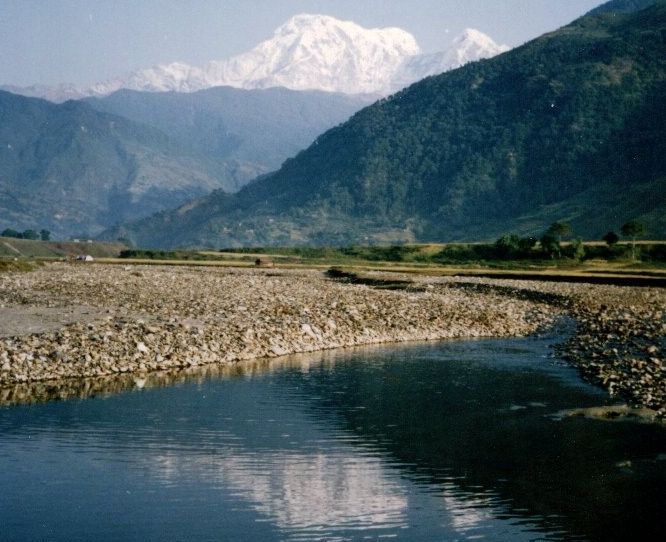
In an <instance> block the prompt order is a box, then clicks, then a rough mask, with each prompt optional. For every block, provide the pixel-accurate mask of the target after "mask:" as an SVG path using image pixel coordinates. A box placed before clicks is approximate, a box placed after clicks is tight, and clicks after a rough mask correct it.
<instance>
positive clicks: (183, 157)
mask: <svg viewBox="0 0 666 542" xmlns="http://www.w3.org/2000/svg"><path fill="white" fill-rule="evenodd" d="M368 100H369V98H368V97H363V96H359V97H355V96H347V95H343V94H332V93H325V92H296V91H291V90H287V89H267V90H239V89H232V88H213V89H209V90H204V91H200V92H196V93H191V94H178V93H147V92H134V91H120V92H117V93H115V94H113V95H111V96H107V97H105V98H98V99H90V101H89V102H87V103H84V102H80V101H69V102H67V103H64V104H59V105H56V104H53V103H51V102H47V101H44V100H39V99H34V98H27V97H23V96H17V95H14V94H10V93H7V92H1V91H0V118H1V119H2V122H0V231H1V230H2V229H4V228H18V229H20V230H23V229H28V228H37V229H41V228H46V229H49V230H50V231H52V232H53V234H54V236H55V237H61V238H62V237H65V238H66V237H71V236H75V237H88V236H94V235H96V234H98V233H99V232H101V231H102V230H103V229H105V228H108V227H110V226H112V225H114V224H116V223H118V222H122V221H127V220H131V219H135V218H140V217H143V216H147V215H149V214H151V213H154V212H157V211H160V210H164V209H167V208H173V207H176V206H178V205H180V204H182V203H184V202H186V201H189V200H191V199H192V198H196V197H200V196H203V195H206V194H208V193H210V192H211V191H212V190H214V189H218V188H223V189H225V190H227V191H235V190H238V189H239V188H240V187H241V186H242V185H244V184H245V183H247V182H248V181H249V180H250V179H253V178H255V177H257V176H258V175H261V174H264V173H266V172H268V171H271V170H274V169H276V168H278V167H279V166H280V164H281V163H282V162H283V161H284V160H285V159H286V158H288V157H289V156H292V155H293V154H295V153H296V152H298V151H299V150H300V149H302V148H303V147H306V146H307V145H308V144H310V143H311V142H312V141H313V140H314V139H315V137H316V136H317V135H318V134H320V133H321V132H323V131H324V130H326V129H328V128H330V127H331V126H335V125H336V124H339V123H340V122H343V121H344V120H346V119H348V118H349V116H350V115H352V113H354V112H355V111H357V110H358V109H360V108H361V107H363V106H364V105H366V104H367V103H368ZM130 119H132V120H130Z"/></svg>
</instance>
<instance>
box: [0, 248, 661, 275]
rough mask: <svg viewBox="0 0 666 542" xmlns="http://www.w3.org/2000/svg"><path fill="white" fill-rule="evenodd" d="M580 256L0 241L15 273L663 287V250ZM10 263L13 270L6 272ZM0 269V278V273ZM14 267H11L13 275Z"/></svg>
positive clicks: (568, 251)
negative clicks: (171, 269) (26, 269)
mask: <svg viewBox="0 0 666 542" xmlns="http://www.w3.org/2000/svg"><path fill="white" fill-rule="evenodd" d="M583 246H584V252H585V254H584V256H583V257H582V258H581V257H579V258H574V257H573V254H572V251H573V246H572V245H571V244H570V243H562V250H561V255H560V256H559V257H557V258H550V257H547V256H546V255H545V254H544V253H543V252H542V251H541V250H540V249H539V247H538V245H537V246H536V247H533V248H530V249H529V250H527V251H524V252H520V253H513V254H510V253H509V254H507V253H505V252H503V251H502V250H500V249H498V245H497V244H496V243H451V244H414V245H397V246H351V247H338V248H334V247H329V248H307V247H292V248H289V247H275V248H262V247H254V248H243V249H223V250H220V251H210V250H209V251H196V250H174V251H162V250H149V249H129V248H127V247H126V246H125V245H123V244H121V243H97V242H82V243H81V242H76V243H75V242H46V241H29V240H25V239H10V238H3V237H0V262H4V264H3V265H4V269H18V268H19V267H20V265H18V264H17V262H23V261H31V260H32V261H49V260H63V259H74V258H75V257H76V256H77V255H80V254H90V255H92V256H93V257H94V258H95V261H96V262H101V263H115V264H125V265H127V264H144V265H145V264H152V265H199V266H228V267H254V266H256V265H257V260H260V261H261V265H262V266H268V267H276V268H313V269H317V268H319V269H329V268H331V267H336V268H340V269H344V270H346V271H350V272H355V273H359V272H364V271H372V270H383V271H395V272H401V273H422V274H429V275H468V276H486V277H500V278H501V277H506V278H514V277H516V278H531V279H540V280H577V281H585V282H604V281H606V282H613V283H627V284H630V283H635V282H637V281H638V282H639V283H644V284H646V285H658V286H666V242H664V241H649V242H648V241H646V242H638V243H637V253H638V255H639V257H640V259H639V260H632V258H631V246H630V243H618V244H617V245H615V246H613V247H608V246H607V245H606V244H604V243H599V242H594V241H593V242H587V243H584V245H583ZM10 262H14V265H13V266H10V265H9V264H10ZM3 265H0V270H2V269H3ZM17 266H18V267H17Z"/></svg>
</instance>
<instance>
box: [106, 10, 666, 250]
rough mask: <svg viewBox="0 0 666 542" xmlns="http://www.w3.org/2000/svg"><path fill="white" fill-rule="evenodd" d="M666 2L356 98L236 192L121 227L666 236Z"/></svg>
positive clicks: (370, 235)
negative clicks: (329, 124) (369, 98)
mask: <svg viewBox="0 0 666 542" xmlns="http://www.w3.org/2000/svg"><path fill="white" fill-rule="evenodd" d="M665 53H666V2H664V1H663V0H662V1H659V2H656V3H655V4H654V5H653V6H652V7H650V8H647V9H646V10H643V11H638V12H632V13H630V14H616V15H615V16H614V17H607V16H605V15H602V14H599V15H598V16H597V15H594V14H593V15H591V16H586V17H582V18H580V19H578V20H576V21H574V22H573V23H571V24H570V25H567V26H565V27H563V28H562V29H560V30H558V31H555V32H551V33H548V34H546V35H544V36H542V37H541V38H537V39H536V40H533V41H531V42H529V43H527V44H525V45H524V46H521V47H519V48H516V49H514V50H513V51H511V52H509V53H506V54H504V55H501V56H500V57H496V58H493V59H491V60H482V61H480V62H476V63H473V64H469V65H467V66H465V67H462V68H460V69H457V70H454V71H451V72H448V73H446V74H443V75H439V76H434V77H429V78H427V79H425V80H424V81H421V82H419V83H416V84H414V85H412V86H411V87H409V88H408V89H406V90H404V91H402V92H399V93H397V94H396V95H393V96H391V97H390V98H388V99H384V100H381V101H380V102H378V103H376V104H374V105H372V106H370V107H368V108H365V109H363V110H361V111H360V112H358V113H356V114H355V115H354V116H353V117H352V118H351V119H350V120H349V121H348V122H347V123H345V124H343V125H340V126H338V127H336V128H333V129H331V130H329V131H328V132H326V133H325V134H323V135H322V136H320V137H319V138H318V139H317V140H316V141H315V143H314V144H313V145H312V146H311V147H309V148H308V149H307V150H305V151H302V152H301V153H299V154H298V155H297V156H295V157H294V158H292V159H290V160H287V161H286V162H285V163H284V165H283V167H282V168H281V169H280V170H279V171H277V172H275V173H274V174H271V175H269V176H268V177H265V178H262V179H260V180H257V181H255V182H253V183H250V184H249V185H248V186H247V187H246V188H244V189H243V190H241V191H240V192H239V193H238V194H235V195H229V194H226V193H223V192H219V191H218V192H215V193H213V195H211V196H209V197H206V198H203V199H200V200H197V201H195V202H192V203H191V204H189V205H188V206H186V207H183V208H180V209H178V210H176V211H173V212H164V213H161V214H160V215H157V216H154V217H151V218H150V219H146V220H144V221H141V222H139V223H134V224H131V225H128V226H126V227H124V228H123V229H121V230H118V231H115V232H108V233H109V235H111V236H113V235H115V234H117V233H122V234H123V235H124V236H129V237H131V238H133V239H134V240H135V241H136V242H137V243H138V244H140V245H143V246H178V245H181V246H184V245H190V246H213V247H221V246H239V245H255V246H267V245H275V244H282V245H295V244H319V245H321V244H349V243H359V242H361V243H363V242H365V243H368V242H401V241H430V240H433V241H452V240H476V239H478V240H488V239H489V238H490V239H492V238H493V237H494V236H499V235H501V234H502V233H507V232H509V231H513V232H515V233H519V234H525V235H537V234H539V233H540V232H541V231H543V230H544V229H545V228H546V227H547V226H548V224H549V223H551V222H554V221H556V220H566V221H569V222H571V223H572V224H573V225H574V227H575V228H577V230H578V232H579V234H580V235H583V236H586V237H590V238H595V237H600V236H601V235H603V233H605V232H606V231H608V230H609V229H614V228H615V229H616V228H618V227H619V226H620V225H621V224H622V223H623V222H625V221H627V220H630V219H636V218H637V219H641V220H644V221H645V222H647V223H648V226H649V228H650V230H651V234H652V235H653V236H655V237H659V236H662V237H663V236H664V235H666V219H665V218H664V217H666V141H665V140H666V136H665V135H664V134H666V113H665V111H666V107H664V101H665V96H666V83H665V81H666V65H665V64H666V62H665V60H664V59H665V58H666V54H665Z"/></svg>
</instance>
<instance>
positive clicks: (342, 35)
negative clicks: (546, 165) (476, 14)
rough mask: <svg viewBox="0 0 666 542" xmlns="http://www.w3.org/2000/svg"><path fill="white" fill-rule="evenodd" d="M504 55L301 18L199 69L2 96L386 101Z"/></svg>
mask: <svg viewBox="0 0 666 542" xmlns="http://www.w3.org/2000/svg"><path fill="white" fill-rule="evenodd" d="M506 50H508V47H507V46H504V45H498V44H496V43H495V42H494V41H493V40H492V39H491V38H490V37H488V36H486V35H485V34H483V33H482V32H479V31H478V30H473V29H467V30H465V32H464V33H463V34H462V35H460V36H458V37H456V38H455V39H454V40H453V41H452V42H451V43H450V45H448V47H447V48H446V49H445V50H444V51H442V52H439V53H433V54H422V51H421V49H420V47H419V46H418V44H417V43H416V40H415V39H414V37H413V36H412V35H411V34H410V33H408V32H406V31H404V30H401V29H399V28H382V29H366V28H363V27H361V26H359V25H357V24H355V23H353V22H350V21H340V20H338V19H335V18H334V17H329V16H325V15H307V14H302V15H297V16H295V17H292V18H291V19H289V20H288V21H287V22H286V23H285V24H284V25H282V26H280V27H279V28H278V29H277V30H276V31H275V33H274V35H273V37H272V38H270V39H268V40H266V41H263V42H261V43H260V44H259V45H257V46H256V47H255V48H254V49H252V50H251V51H248V52H246V53H243V54H240V55H238V56H235V57H233V58H230V59H227V60H220V61H211V62H209V63H208V64H207V65H205V66H203V67H194V66H189V65H187V64H183V63H180V62H173V63H170V64H161V65H158V66H154V67H152V68H148V69H143V70H138V71H135V72H133V73H130V74H128V75H126V76H123V77H118V78H115V79H112V80H110V81H105V82H101V83H98V84H95V85H92V86H90V87H88V88H79V87H76V86H74V85H60V86H57V87H48V86H43V85H34V86H31V87H16V86H5V87H3V88H4V90H7V91H9V92H13V93H15V94H22V95H27V96H33V97H40V98H45V99H48V100H50V101H54V102H62V101H65V100H68V99H77V98H82V97H88V96H106V95H109V94H111V93H113V92H116V91H117V90H120V89H129V90H138V91H148V92H165V91H175V92H194V91H198V90H202V89H207V88H211V87H217V86H230V87H235V88H244V89H264V88H271V87H283V88H288V89H292V90H320V91H326V92H342V93H345V94H380V95H387V94H390V93H392V92H395V91H397V90H400V89H401V88H403V87H405V86H407V85H409V84H411V83H414V82H415V81H418V80H420V79H423V78H424V77H427V76H429V75H436V74H440V73H442V72H445V71H447V70H450V69H453V68H457V67H459V66H462V65H463V64H466V63H468V62H472V61H475V60H479V59H481V58H488V57H491V56H495V55H497V54H499V53H501V52H504V51H506Z"/></svg>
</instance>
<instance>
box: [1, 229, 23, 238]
mask: <svg viewBox="0 0 666 542" xmlns="http://www.w3.org/2000/svg"><path fill="white" fill-rule="evenodd" d="M0 235H1V236H2V237H13V238H15V239H20V238H21V237H22V235H21V232H20V231H16V230H13V229H11V228H7V229H5V230H3V231H2V233H0Z"/></svg>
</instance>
